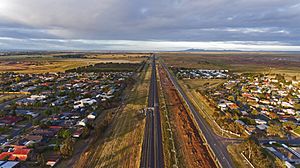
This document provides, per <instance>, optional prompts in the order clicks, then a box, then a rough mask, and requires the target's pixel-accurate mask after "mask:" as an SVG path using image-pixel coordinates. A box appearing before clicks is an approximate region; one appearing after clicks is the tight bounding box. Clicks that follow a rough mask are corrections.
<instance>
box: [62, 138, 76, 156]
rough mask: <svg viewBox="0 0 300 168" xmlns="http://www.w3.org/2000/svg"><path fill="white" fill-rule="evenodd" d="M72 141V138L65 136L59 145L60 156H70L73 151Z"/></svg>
mask: <svg viewBox="0 0 300 168" xmlns="http://www.w3.org/2000/svg"><path fill="white" fill-rule="evenodd" d="M73 145H74V142H73V140H72V138H67V139H65V140H64V141H63V143H62V145H61V147H60V153H61V154H62V156H63V157H64V158H68V157H70V156H72V154H73V152H74V147H73Z"/></svg>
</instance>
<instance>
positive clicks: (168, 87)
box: [159, 67, 217, 168]
mask: <svg viewBox="0 0 300 168" xmlns="http://www.w3.org/2000/svg"><path fill="white" fill-rule="evenodd" d="M159 75H160V80H161V82H162V87H163V92H164V94H165V97H166V103H167V106H168V110H169V113H170V114H171V115H170V120H171V122H172V126H173V129H174V132H175V142H176V144H177V145H176V146H177V149H178V151H180V154H179V155H180V157H181V158H182V159H181V160H180V161H183V162H184V163H180V165H182V166H184V167H201V168H215V167H217V166H216V164H215V162H214V160H213V158H212V157H211V156H210V154H209V152H208V149H207V147H206V146H205V145H204V141H203V140H202V139H201V137H200V135H199V132H198V130H197V128H196V126H195V124H194V122H193V120H192V118H191V116H190V115H189V113H188V111H187V109H186V108H185V106H184V105H183V102H182V100H181V98H180V97H179V95H178V92H177V91H176V89H175V87H174V86H173V84H172V83H171V81H170V79H169V78H168V76H167V74H166V72H165V71H164V70H163V69H162V67H159Z"/></svg>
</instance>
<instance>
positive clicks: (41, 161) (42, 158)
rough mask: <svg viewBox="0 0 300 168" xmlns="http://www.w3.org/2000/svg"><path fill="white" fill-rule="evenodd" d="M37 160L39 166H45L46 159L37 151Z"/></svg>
mask: <svg viewBox="0 0 300 168" xmlns="http://www.w3.org/2000/svg"><path fill="white" fill-rule="evenodd" d="M36 159H37V162H38V164H39V165H40V167H45V165H46V160H45V156H44V154H42V153H39V154H38V155H37V158H36Z"/></svg>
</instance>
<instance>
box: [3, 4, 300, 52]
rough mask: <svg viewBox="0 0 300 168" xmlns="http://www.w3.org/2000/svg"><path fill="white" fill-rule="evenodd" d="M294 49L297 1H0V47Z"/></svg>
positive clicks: (299, 25)
mask: <svg viewBox="0 0 300 168" xmlns="http://www.w3.org/2000/svg"><path fill="white" fill-rule="evenodd" d="M188 48H201V49H228V50H230V49H241V50H299V51H300V1H299V0H0V49H45V50H46V49H67V50H68V49H78V50H81V49H93V50H116V49H120V50H156V49H157V50H182V49H188Z"/></svg>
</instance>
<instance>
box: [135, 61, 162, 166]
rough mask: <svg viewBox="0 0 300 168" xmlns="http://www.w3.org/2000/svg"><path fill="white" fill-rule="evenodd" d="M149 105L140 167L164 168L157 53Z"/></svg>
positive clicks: (153, 64)
mask: <svg viewBox="0 0 300 168" xmlns="http://www.w3.org/2000/svg"><path fill="white" fill-rule="evenodd" d="M148 107H149V110H148V111H147V113H146V126H145V133H144V142H143V149H142V158H141V165H140V167H142V168H162V167H164V160H163V158H164V157H163V147H162V133H161V121H160V112H159V98H158V92H157V80H156V64H155V55H153V62H152V75H151V81H150V89H149V98H148Z"/></svg>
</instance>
